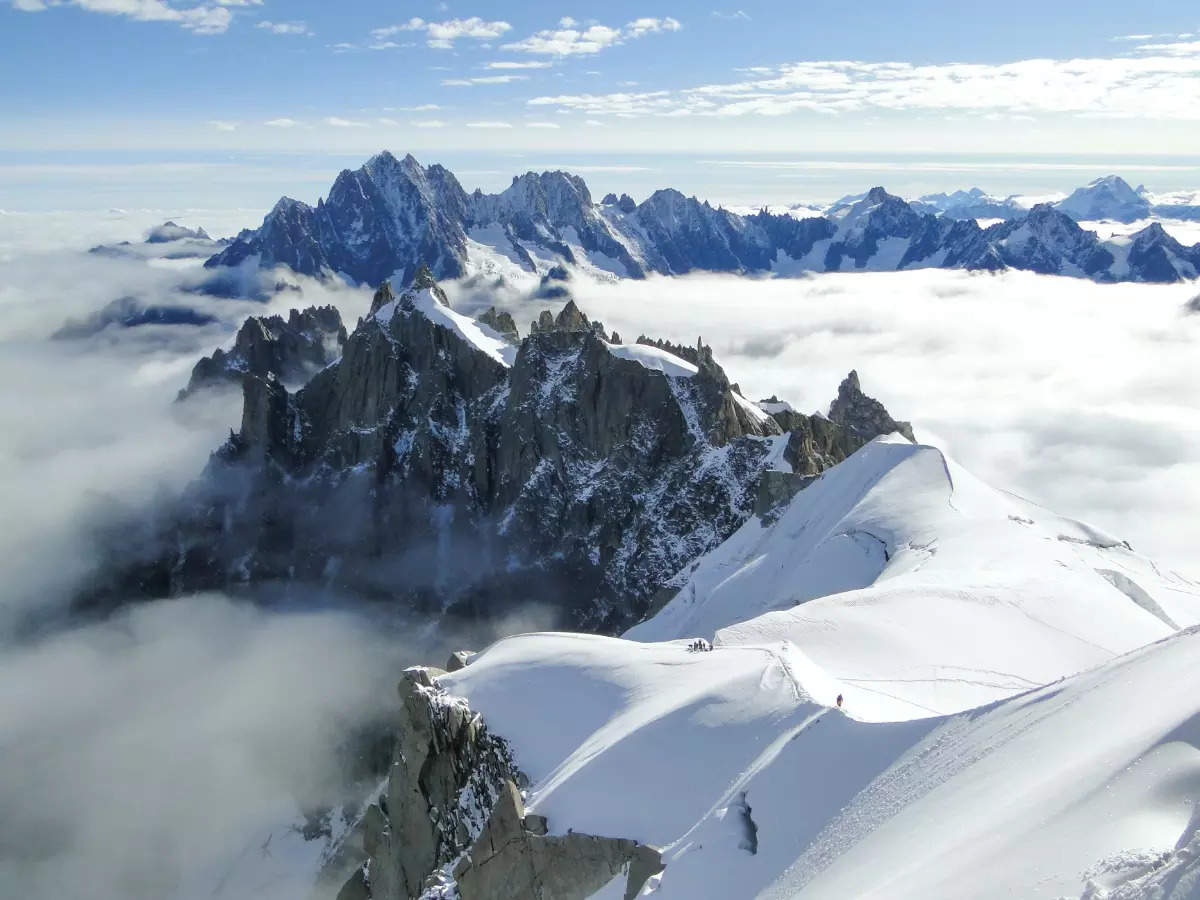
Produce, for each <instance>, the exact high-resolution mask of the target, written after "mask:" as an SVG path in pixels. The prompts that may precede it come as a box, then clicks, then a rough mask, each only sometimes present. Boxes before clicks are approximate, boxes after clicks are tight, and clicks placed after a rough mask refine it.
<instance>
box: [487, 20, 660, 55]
mask: <svg viewBox="0 0 1200 900" xmlns="http://www.w3.org/2000/svg"><path fill="white" fill-rule="evenodd" d="M567 21H570V23H571V24H570V25H569V26H567V25H565V24H564V23H565V22H567ZM559 25H560V27H559V28H558V29H546V30H544V31H539V32H537V33H535V34H533V35H531V36H530V37H527V38H525V39H524V40H521V41H516V42H515V43H511V44H505V45H504V49H505V50H515V51H518V52H521V53H533V54H537V55H542V56H586V55H590V54H593V53H599V52H600V51H601V50H605V49H607V48H608V47H613V46H615V45H617V44H621V43H624V42H625V41H627V40H633V39H635V38H640V37H644V36H645V35H648V34H656V33H659V32H664V31H678V30H679V29H680V28H682V27H683V26H682V25H680V23H679V20H678V19H673V18H671V17H670V16H667V17H666V18H662V19H658V18H650V17H646V18H640V19H634V20H633V21H632V22H628V23H626V24H625V26H624V27H622V28H611V27H609V26H607V25H589V26H588V27H587V28H583V29H580V27H578V26H579V23H578V22H575V21H574V20H573V19H569V20H568V19H563V20H562V21H560V22H559Z"/></svg>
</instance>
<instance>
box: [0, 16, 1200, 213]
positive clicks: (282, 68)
mask: <svg viewBox="0 0 1200 900" xmlns="http://www.w3.org/2000/svg"><path fill="white" fill-rule="evenodd" d="M1198 32H1200V11H1198V10H1197V8H1196V6H1195V3H1194V0H1164V2H1157V3H1154V4H1131V3H1128V2H1126V0H1120V2H1118V0H1094V2H1088V3H1083V2H1058V3H1047V2H1045V0H1037V2H1034V0H1008V2H1006V3H1004V4H991V5H989V6H988V8H987V12H986V14H981V12H980V11H979V4H975V3H964V2H962V0H957V2H949V0H916V2H908V3H897V2H874V0H859V2H856V3H846V2H826V0H821V2H786V3H771V2H755V0H744V2H738V3H735V4H721V5H708V4H706V5H697V4H696V3H686V4H685V3H680V2H677V0H638V2H623V0H614V2H607V3H604V4H597V5H590V6H583V7H578V6H571V5H569V4H557V3H556V4H553V5H550V4H544V3H524V4H516V3H496V2H481V3H458V2H446V3H424V2H419V3H398V2H378V0H365V2H351V0H344V2H339V3H330V2H327V0H321V2H318V0H0V80H2V81H3V83H4V84H5V85H6V86H8V88H9V89H6V90H4V91H2V92H0V161H3V160H4V159H7V160H8V161H12V160H13V159H19V161H20V162H21V163H22V164H28V163H29V162H30V161H31V160H50V161H53V160H56V159H61V158H63V157H62V154H71V156H70V158H71V161H72V162H73V163H78V162H79V161H80V160H81V159H84V160H87V159H96V160H100V159H104V158H106V157H105V156H104V154H114V153H123V154H130V153H141V154H149V157H140V158H153V156H154V154H158V155H160V156H161V157H162V158H163V159H168V158H173V157H172V154H175V155H178V154H181V153H187V154H197V153H201V152H212V153H220V152H235V153H241V154H246V153H280V152H291V153H301V154H325V155H337V154H345V155H347V156H353V155H356V154H357V155H360V156H361V155H363V154H367V153H370V152H373V151H375V150H378V149H380V148H382V147H389V148H391V149H393V150H394V151H397V152H403V151H408V150H411V151H413V152H415V153H417V155H418V156H421V157H422V158H442V157H445V156H447V155H449V156H451V157H453V156H455V155H456V154H457V155H458V156H459V157H461V158H464V159H465V158H466V157H467V156H470V157H471V158H472V159H475V160H479V159H483V158H485V157H487V156H489V155H491V156H493V157H502V156H504V155H508V156H514V157H527V158H528V157H530V154H532V155H533V158H536V159H538V161H539V162H541V161H546V162H552V161H553V160H554V159H557V158H564V159H565V158H568V157H570V158H573V159H578V158H580V157H582V156H588V155H590V156H594V157H596V158H600V157H610V156H613V155H617V156H619V155H622V154H625V155H629V154H639V155H646V154H668V155H670V154H676V155H681V154H682V155H687V154H690V155H701V156H710V157H712V158H714V159H718V160H720V161H722V162H727V163H728V162H734V163H736V162H739V161H743V158H744V157H750V156H754V155H758V154H783V155H793V156H797V157H803V156H804V155H805V154H818V155H825V156H828V155H830V154H855V153H858V154H863V153H866V154H871V153H893V154H895V153H899V154H915V155H917V156H921V155H925V156H929V155H936V156H947V155H957V154H985V153H990V154H1006V153H1025V154H1040V155H1043V156H1045V155H1053V156H1058V155H1067V156H1086V155H1096V154H1099V155H1110V156H1121V155H1145V154H1154V155H1156V156H1157V157H1171V156H1174V155H1179V156H1184V155H1188V154H1196V153H1197V152H1198V151H1197V148H1200V33H1198ZM56 154H58V155H56ZM747 161H749V160H747ZM500 168H501V169H503V168H513V169H515V168H517V166H511V167H504V166H501V167H500ZM481 171H482V170H481ZM489 171H490V170H489ZM464 180H466V181H469V180H470V179H469V178H468V179H464ZM485 180H486V179H485ZM1196 180H1197V181H1200V178H1198V179H1196ZM0 187H2V185H0ZM2 205H4V204H3V198H2V197H0V206H2Z"/></svg>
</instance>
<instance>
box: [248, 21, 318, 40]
mask: <svg viewBox="0 0 1200 900" xmlns="http://www.w3.org/2000/svg"><path fill="white" fill-rule="evenodd" d="M254 27H255V28H261V29H263V30H264V31H269V32H271V34H286V35H302V36H304V37H312V34H313V33H312V31H310V30H309V27H308V25H307V24H306V23H304V22H269V21H267V20H266V19H264V20H263V21H261V22H259V23H258V24H257V25H255V26H254Z"/></svg>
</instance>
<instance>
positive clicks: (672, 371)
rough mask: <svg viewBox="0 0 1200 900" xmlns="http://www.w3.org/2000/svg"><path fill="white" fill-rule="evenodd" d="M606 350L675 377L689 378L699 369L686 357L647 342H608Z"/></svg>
mask: <svg viewBox="0 0 1200 900" xmlns="http://www.w3.org/2000/svg"><path fill="white" fill-rule="evenodd" d="M606 346H607V347H608V352H609V353H611V354H612V355H613V356H619V357H621V358H622V359H631V360H633V361H634V362H636V363H640V364H641V365H643V366H645V367H646V368H647V369H654V370H655V371H658V372H662V373H663V374H665V375H671V376H674V377H675V378H691V377H692V376H693V375H695V374H696V372H698V371H699V370H698V369H697V368H696V367H695V366H694V365H692V364H691V363H690V362H688V361H687V360H686V359H680V358H679V357H678V356H676V355H675V354H674V353H668V352H667V351H666V350H660V349H659V348H658V347H654V346H651V345H649V344H608V345H606Z"/></svg>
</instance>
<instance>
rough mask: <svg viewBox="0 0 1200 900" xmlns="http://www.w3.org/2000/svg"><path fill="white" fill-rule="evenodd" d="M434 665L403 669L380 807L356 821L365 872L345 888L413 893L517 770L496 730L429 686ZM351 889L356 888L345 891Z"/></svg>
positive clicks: (481, 821)
mask: <svg viewBox="0 0 1200 900" xmlns="http://www.w3.org/2000/svg"><path fill="white" fill-rule="evenodd" d="M437 674H439V671H438V670H435V669H425V668H416V669H409V670H408V671H406V672H405V674H404V679H403V680H402V681H401V682H400V700H401V716H400V721H399V723H398V728H397V741H396V748H395V754H394V756H393V761H392V766H391V771H390V773H389V774H388V784H387V792H386V798H387V803H386V807H387V812H386V813H385V812H384V811H383V809H382V807H381V806H379V805H373V806H371V807H370V808H369V809H368V811H367V815H366V817H365V819H364V822H363V830H364V847H365V849H366V852H367V855H368V857H369V863H368V865H367V866H366V870H365V871H366V873H367V874H366V877H364V876H363V874H362V873H361V872H360V873H356V874H355V876H354V877H352V878H351V879H350V882H349V884H350V885H354V886H353V887H350V888H349V890H351V891H360V890H361V889H363V888H365V889H366V891H367V896H369V897H371V898H373V900H408V898H415V897H418V896H420V894H421V892H422V890H423V889H424V885H425V882H426V879H427V878H428V877H429V876H430V875H431V874H432V873H433V872H434V871H435V870H437V869H438V868H439V867H441V866H444V865H446V864H447V863H450V862H452V861H453V860H454V859H456V858H457V857H458V856H459V854H460V853H462V851H464V850H466V849H467V847H469V846H470V845H471V843H472V842H473V841H474V839H475V838H476V836H478V835H479V834H480V832H481V831H482V830H483V829H484V826H485V823H487V821H488V820H489V817H490V816H491V814H492V809H493V807H494V806H495V805H496V803H497V800H499V799H500V798H501V796H502V795H503V793H504V791H505V790H506V786H507V785H511V784H512V782H513V780H514V779H519V778H522V777H523V776H521V775H520V774H519V773H518V771H517V769H516V766H515V765H514V764H513V760H512V754H511V752H510V751H509V749H508V746H507V744H506V743H505V742H504V740H503V739H502V738H499V737H497V736H495V735H493V734H492V733H491V732H489V731H488V729H487V726H486V725H485V724H484V722H483V720H482V719H481V718H480V717H479V716H478V715H477V714H476V713H474V712H472V711H471V710H470V709H469V708H468V707H467V705H466V704H465V703H464V702H463V701H461V700H458V699H456V698H453V697H448V696H447V695H445V693H444V692H442V691H441V690H440V689H438V687H437V686H436V684H435V682H434V680H433V679H434V677H436V675H437ZM351 896H362V895H361V893H359V894H357V895H356V894H353V893H352V894H351Z"/></svg>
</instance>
